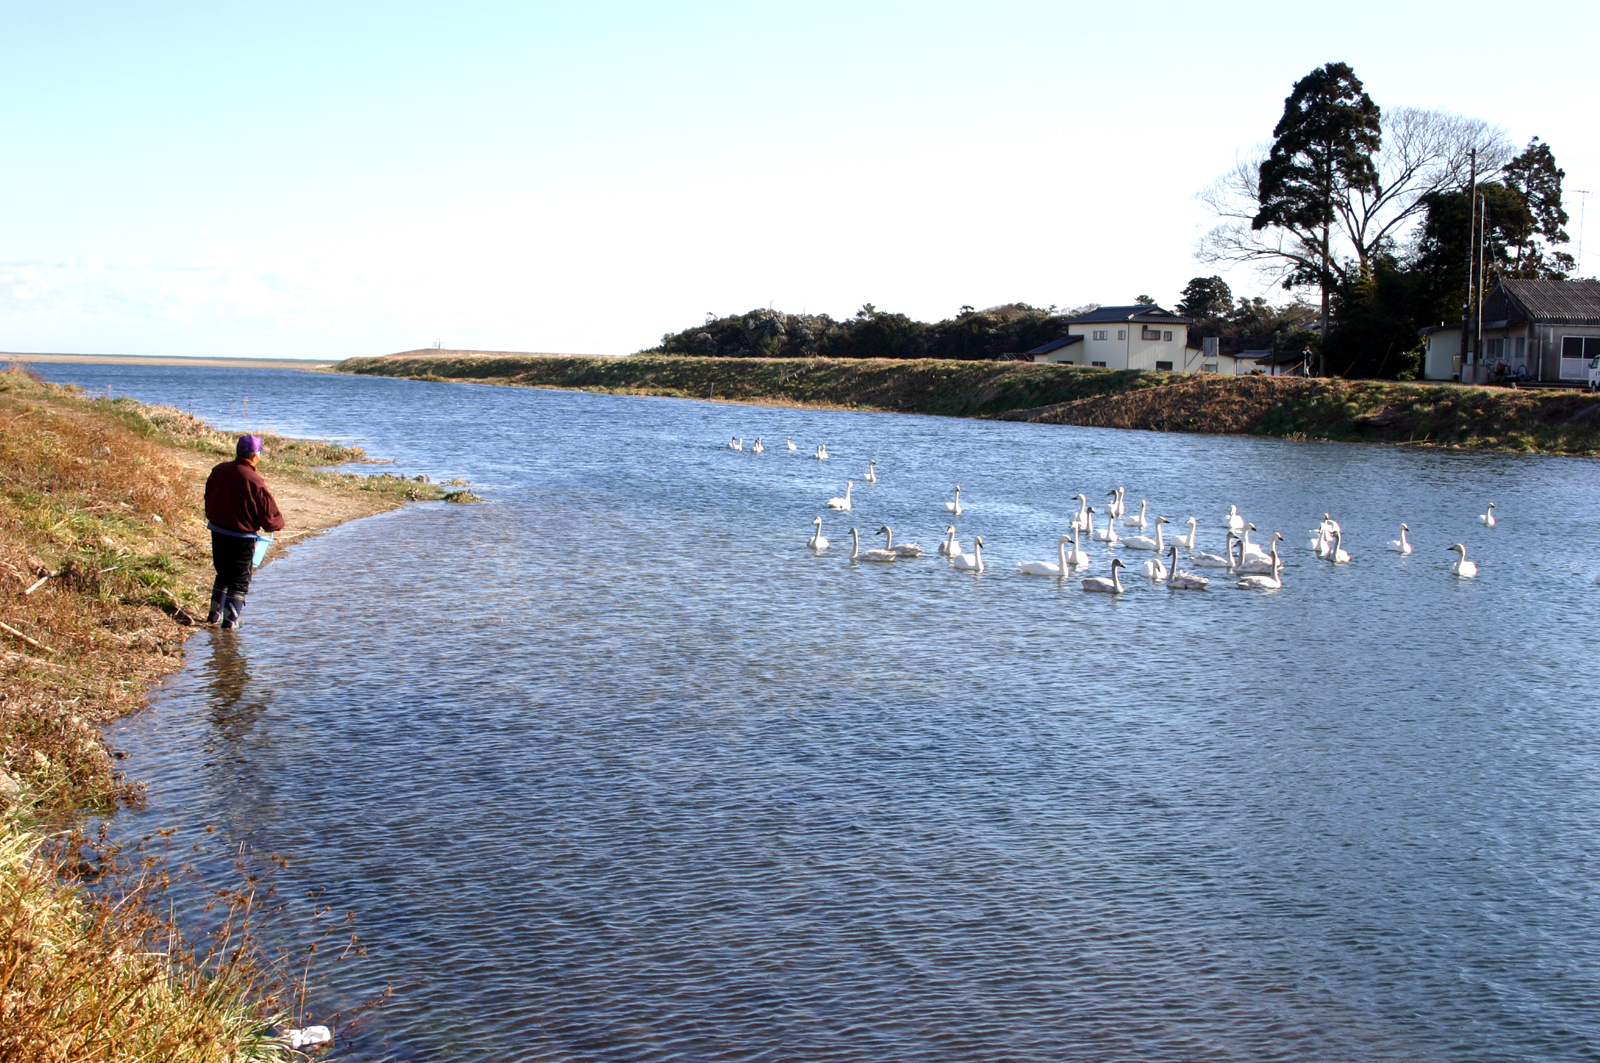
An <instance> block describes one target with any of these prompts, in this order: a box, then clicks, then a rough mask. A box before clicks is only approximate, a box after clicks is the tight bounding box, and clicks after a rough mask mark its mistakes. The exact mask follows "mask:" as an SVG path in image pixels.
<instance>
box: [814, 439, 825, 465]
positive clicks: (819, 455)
mask: <svg viewBox="0 0 1600 1063" xmlns="http://www.w3.org/2000/svg"><path fill="white" fill-rule="evenodd" d="M812 457H814V458H816V459H817V460H818V461H827V460H828V448H827V447H826V446H824V445H823V444H821V443H818V444H817V452H816V453H815V454H813V455H812Z"/></svg>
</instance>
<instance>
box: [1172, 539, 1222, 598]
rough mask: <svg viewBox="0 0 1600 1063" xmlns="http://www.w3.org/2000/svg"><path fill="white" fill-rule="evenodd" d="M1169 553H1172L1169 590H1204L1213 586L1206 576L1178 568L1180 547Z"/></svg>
mask: <svg viewBox="0 0 1600 1063" xmlns="http://www.w3.org/2000/svg"><path fill="white" fill-rule="evenodd" d="M1169 553H1170V554H1171V555H1172V574H1171V575H1170V576H1168V577H1167V589H1168V590H1174V591H1203V590H1205V589H1206V588H1207V587H1209V586H1211V581H1210V580H1208V579H1206V578H1205V577H1204V576H1196V575H1194V574H1192V573H1189V572H1184V571H1182V570H1180V569H1179V568H1178V548H1177V547H1176V546H1174V547H1173V548H1172V549H1171V550H1170V551H1169Z"/></svg>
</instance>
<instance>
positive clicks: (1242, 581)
mask: <svg viewBox="0 0 1600 1063" xmlns="http://www.w3.org/2000/svg"><path fill="white" fill-rule="evenodd" d="M1237 586H1239V587H1240V588H1242V589H1244V590H1247V591H1275V590H1280V589H1282V587H1283V562H1282V561H1281V560H1279V558H1278V543H1277V541H1276V540H1274V541H1273V543H1272V573H1271V575H1266V576H1241V577H1240V578H1239V582H1238V584H1237Z"/></svg>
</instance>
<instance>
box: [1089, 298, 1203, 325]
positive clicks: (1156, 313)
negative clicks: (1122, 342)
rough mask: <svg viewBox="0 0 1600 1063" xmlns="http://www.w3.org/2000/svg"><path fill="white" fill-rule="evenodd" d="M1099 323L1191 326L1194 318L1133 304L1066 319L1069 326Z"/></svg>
mask: <svg viewBox="0 0 1600 1063" xmlns="http://www.w3.org/2000/svg"><path fill="white" fill-rule="evenodd" d="M1101 321H1159V322H1161V323H1162V324H1164V325H1192V324H1194V318H1192V317H1182V316H1180V315H1178V314H1174V313H1173V312H1172V311H1171V310H1163V309H1161V307H1159V306H1156V305H1155V304H1154V303H1135V304H1134V305H1133V306H1101V307H1097V308H1095V309H1093V310H1090V311H1089V312H1088V313H1084V314H1079V315H1078V316H1077V317H1069V318H1067V324H1069V325H1087V324H1090V323H1091V322H1101Z"/></svg>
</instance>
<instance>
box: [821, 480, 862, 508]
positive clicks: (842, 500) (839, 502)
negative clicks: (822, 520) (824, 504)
mask: <svg viewBox="0 0 1600 1063" xmlns="http://www.w3.org/2000/svg"><path fill="white" fill-rule="evenodd" d="M855 485H856V482H855V481H854V480H846V481H845V483H844V496H843V497H838V496H835V497H833V498H830V499H828V508H829V509H842V510H846V511H848V510H849V509H850V489H851V488H852V487H854V486H855Z"/></svg>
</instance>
